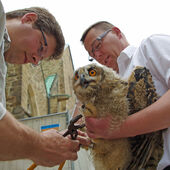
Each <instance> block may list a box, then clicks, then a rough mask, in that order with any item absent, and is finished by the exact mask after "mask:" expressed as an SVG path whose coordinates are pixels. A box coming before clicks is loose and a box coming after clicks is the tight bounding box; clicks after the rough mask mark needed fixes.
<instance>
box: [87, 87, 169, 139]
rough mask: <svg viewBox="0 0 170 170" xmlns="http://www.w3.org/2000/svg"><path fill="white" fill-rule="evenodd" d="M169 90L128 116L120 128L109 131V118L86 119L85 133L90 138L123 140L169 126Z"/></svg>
mask: <svg viewBox="0 0 170 170" xmlns="http://www.w3.org/2000/svg"><path fill="white" fill-rule="evenodd" d="M169 101H170V90H169V91H168V92H167V93H165V95H163V96H162V97H161V98H160V99H159V100H158V101H157V102H155V103H154V104H152V105H150V106H148V107H147V108H145V109H143V110H141V111H139V112H137V113H135V114H133V115H131V116H128V118H127V119H126V120H125V121H124V122H123V123H122V125H121V126H120V128H117V129H111V128H110V127H111V123H112V122H111V120H112V118H111V117H110V116H108V117H106V118H100V119H95V118H86V127H87V130H88V131H87V133H88V135H89V136H90V137H91V138H107V139H113V138H123V137H132V136H136V135H140V134H145V133H149V132H153V131H157V130H161V129H165V128H167V127H169V126H170V104H169Z"/></svg>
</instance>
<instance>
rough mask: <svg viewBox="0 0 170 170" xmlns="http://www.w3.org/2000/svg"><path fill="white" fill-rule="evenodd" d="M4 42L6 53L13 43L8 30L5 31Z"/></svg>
mask: <svg viewBox="0 0 170 170" xmlns="http://www.w3.org/2000/svg"><path fill="white" fill-rule="evenodd" d="M4 40H5V47H4V52H6V51H7V50H8V49H9V47H10V42H11V40H10V37H9V34H8V31H7V29H5V32H4Z"/></svg>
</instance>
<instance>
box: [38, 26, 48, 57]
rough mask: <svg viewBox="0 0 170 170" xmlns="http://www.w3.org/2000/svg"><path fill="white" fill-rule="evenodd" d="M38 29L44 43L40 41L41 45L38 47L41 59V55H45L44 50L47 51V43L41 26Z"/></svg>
mask: <svg viewBox="0 0 170 170" xmlns="http://www.w3.org/2000/svg"><path fill="white" fill-rule="evenodd" d="M40 31H41V33H42V37H43V40H44V45H43V44H42V42H41V46H40V48H39V49H38V56H39V57H40V58H41V59H40V60H42V59H43V57H44V56H45V54H46V52H47V47H48V44H47V39H46V38H45V35H44V32H43V31H42V29H41V28H40Z"/></svg>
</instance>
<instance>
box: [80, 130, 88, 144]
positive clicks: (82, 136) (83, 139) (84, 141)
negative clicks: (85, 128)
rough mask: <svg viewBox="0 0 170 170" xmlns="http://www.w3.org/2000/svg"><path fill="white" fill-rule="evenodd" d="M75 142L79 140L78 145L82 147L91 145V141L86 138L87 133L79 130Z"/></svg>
mask: <svg viewBox="0 0 170 170" xmlns="http://www.w3.org/2000/svg"><path fill="white" fill-rule="evenodd" d="M77 140H79V142H80V144H81V145H83V146H90V145H91V140H90V138H89V137H88V135H87V133H85V132H82V131H80V130H78V136H77Z"/></svg>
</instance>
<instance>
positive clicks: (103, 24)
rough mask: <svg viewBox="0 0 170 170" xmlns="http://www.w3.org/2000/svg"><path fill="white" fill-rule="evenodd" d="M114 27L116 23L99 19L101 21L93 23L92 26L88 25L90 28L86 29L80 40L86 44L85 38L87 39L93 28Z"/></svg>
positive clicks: (106, 28) (104, 28) (105, 28)
mask: <svg viewBox="0 0 170 170" xmlns="http://www.w3.org/2000/svg"><path fill="white" fill-rule="evenodd" d="M113 27H114V25H113V24H111V23H109V22H107V21H99V22H96V23H94V24H92V25H91V26H90V27H88V28H87V29H86V30H85V31H84V33H83V35H82V37H81V39H80V41H81V42H82V43H83V44H84V40H85V38H86V36H87V34H88V32H89V31H90V30H91V29H92V28H95V29H99V30H103V31H106V30H108V29H111V28H113Z"/></svg>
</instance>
